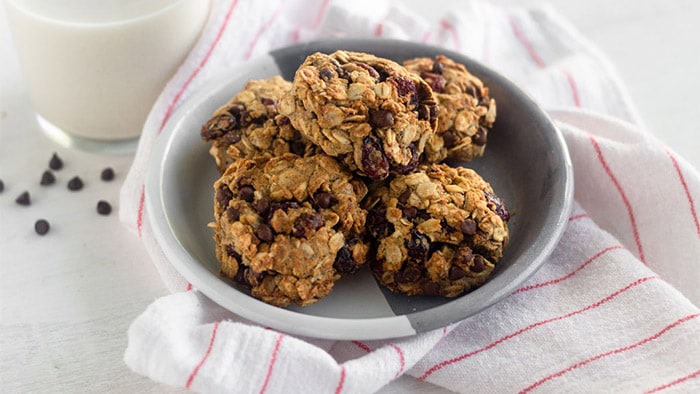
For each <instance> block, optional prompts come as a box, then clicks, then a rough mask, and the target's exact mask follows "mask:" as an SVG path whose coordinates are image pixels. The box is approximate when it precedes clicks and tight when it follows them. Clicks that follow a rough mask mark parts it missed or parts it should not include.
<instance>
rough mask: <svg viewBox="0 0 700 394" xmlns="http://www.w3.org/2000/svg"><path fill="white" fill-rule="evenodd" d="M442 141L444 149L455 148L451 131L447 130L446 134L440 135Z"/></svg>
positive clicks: (454, 139) (454, 140) (455, 139)
mask: <svg viewBox="0 0 700 394" xmlns="http://www.w3.org/2000/svg"><path fill="white" fill-rule="evenodd" d="M442 141H443V144H444V145H445V148H447V149H450V148H452V147H454V146H455V142H456V141H457V138H455V135H454V134H452V132H451V131H449V130H447V131H446V132H444V133H442Z"/></svg>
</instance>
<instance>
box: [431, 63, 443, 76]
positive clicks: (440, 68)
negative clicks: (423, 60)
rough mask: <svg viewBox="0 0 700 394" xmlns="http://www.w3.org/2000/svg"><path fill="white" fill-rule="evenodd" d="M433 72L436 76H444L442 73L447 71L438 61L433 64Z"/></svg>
mask: <svg viewBox="0 0 700 394" xmlns="http://www.w3.org/2000/svg"><path fill="white" fill-rule="evenodd" d="M431 71H432V72H433V73H435V74H442V72H443V71H445V65H444V64H442V63H441V62H439V61H437V60H436V61H435V62H434V63H433V68H432V70H431Z"/></svg>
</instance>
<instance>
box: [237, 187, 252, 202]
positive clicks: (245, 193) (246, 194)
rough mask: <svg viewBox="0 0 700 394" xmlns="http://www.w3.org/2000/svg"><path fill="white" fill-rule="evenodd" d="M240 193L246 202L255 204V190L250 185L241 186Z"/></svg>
mask: <svg viewBox="0 0 700 394" xmlns="http://www.w3.org/2000/svg"><path fill="white" fill-rule="evenodd" d="M238 193H239V194H240V196H241V198H242V199H243V200H244V201H246V202H253V199H254V198H255V189H254V188H253V186H250V185H245V186H241V188H240V189H238Z"/></svg>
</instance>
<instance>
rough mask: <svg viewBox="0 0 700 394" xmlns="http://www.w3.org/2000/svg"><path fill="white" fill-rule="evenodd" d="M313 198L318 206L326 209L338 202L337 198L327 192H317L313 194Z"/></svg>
mask: <svg viewBox="0 0 700 394" xmlns="http://www.w3.org/2000/svg"><path fill="white" fill-rule="evenodd" d="M314 200H315V201H316V204H318V206H319V207H321V208H323V209H328V208H330V207H332V206H333V205H335V204H337V203H338V199H337V198H335V196H333V195H332V194H330V193H328V192H318V193H316V195H314Z"/></svg>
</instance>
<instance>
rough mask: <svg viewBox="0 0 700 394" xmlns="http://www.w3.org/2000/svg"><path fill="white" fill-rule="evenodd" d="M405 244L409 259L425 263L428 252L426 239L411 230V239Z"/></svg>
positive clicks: (428, 244) (428, 247)
mask: <svg viewBox="0 0 700 394" xmlns="http://www.w3.org/2000/svg"><path fill="white" fill-rule="evenodd" d="M405 243H406V249H407V250H408V256H409V257H411V258H413V259H416V260H418V261H425V260H427V259H428V251H430V241H429V240H428V237H426V236H425V235H423V234H421V233H419V232H418V231H416V230H415V229H412V230H411V238H410V239H407V240H406V241H405Z"/></svg>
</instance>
